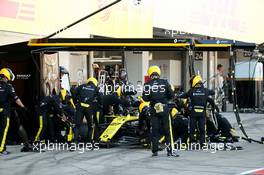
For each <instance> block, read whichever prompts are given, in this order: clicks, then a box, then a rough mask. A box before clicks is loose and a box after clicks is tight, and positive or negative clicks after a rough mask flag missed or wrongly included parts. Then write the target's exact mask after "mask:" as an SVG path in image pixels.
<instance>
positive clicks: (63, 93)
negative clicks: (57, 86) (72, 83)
mask: <svg viewBox="0 0 264 175" xmlns="http://www.w3.org/2000/svg"><path fill="white" fill-rule="evenodd" d="M60 95H61V99H62V100H65V98H66V95H67V90H66V89H61V91H60Z"/></svg>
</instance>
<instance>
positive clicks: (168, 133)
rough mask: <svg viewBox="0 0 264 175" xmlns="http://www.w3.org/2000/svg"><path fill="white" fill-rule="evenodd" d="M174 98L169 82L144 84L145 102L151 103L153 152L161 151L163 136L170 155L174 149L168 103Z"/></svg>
mask: <svg viewBox="0 0 264 175" xmlns="http://www.w3.org/2000/svg"><path fill="white" fill-rule="evenodd" d="M173 97H174V94H173V91H172V89H171V86H170V84H169V83H168V81H167V80H164V79H159V78H157V79H152V80H150V81H149V82H148V83H146V84H144V91H143V96H142V98H143V100H144V101H146V102H150V107H151V109H150V113H151V127H152V131H151V132H152V133H151V137H152V152H153V153H157V152H158V150H159V139H160V136H161V134H162V135H164V136H165V142H166V145H167V152H168V155H169V154H171V152H172V151H173V149H174V141H173V135H172V124H171V116H170V115H169V108H168V101H169V100H170V99H172V98H173Z"/></svg>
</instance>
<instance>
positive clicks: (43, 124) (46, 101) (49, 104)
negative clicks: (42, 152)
mask: <svg viewBox="0 0 264 175" xmlns="http://www.w3.org/2000/svg"><path fill="white" fill-rule="evenodd" d="M59 100H60V97H59V96H57V95H56V96H53V97H52V96H47V97H44V98H43V99H42V100H41V102H40V105H39V116H38V118H39V128H38V131H37V134H36V136H35V140H34V142H37V141H41V140H42V139H43V134H44V133H45V132H46V131H47V129H48V128H47V126H48V119H49V118H48V117H49V115H50V114H51V112H53V111H56V112H57V113H58V114H60V115H62V114H63V110H62V109H61V107H60V101H59Z"/></svg>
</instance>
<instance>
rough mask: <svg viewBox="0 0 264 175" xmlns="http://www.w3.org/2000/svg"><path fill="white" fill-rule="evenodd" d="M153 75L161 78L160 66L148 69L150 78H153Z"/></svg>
mask: <svg viewBox="0 0 264 175" xmlns="http://www.w3.org/2000/svg"><path fill="white" fill-rule="evenodd" d="M153 73H156V74H158V75H159V76H160V68H159V66H150V67H149V69H148V76H151V75H152V74H153Z"/></svg>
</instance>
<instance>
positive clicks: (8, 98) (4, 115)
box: [0, 68, 24, 154]
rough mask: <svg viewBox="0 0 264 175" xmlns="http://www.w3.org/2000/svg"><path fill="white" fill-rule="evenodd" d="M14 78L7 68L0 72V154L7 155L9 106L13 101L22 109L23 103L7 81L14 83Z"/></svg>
mask: <svg viewBox="0 0 264 175" xmlns="http://www.w3.org/2000/svg"><path fill="white" fill-rule="evenodd" d="M14 79H15V76H14V74H13V73H12V71H11V70H10V69H8V68H3V69H1V70H0V154H8V152H7V151H6V136H7V133H8V129H9V124H10V123H9V122H10V118H9V117H10V105H11V102H12V101H15V102H16V104H17V105H19V106H20V107H22V108H24V105H23V103H22V102H21V100H20V99H19V98H18V96H17V95H16V92H15V89H14V88H13V86H12V85H11V84H9V83H8V81H14Z"/></svg>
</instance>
